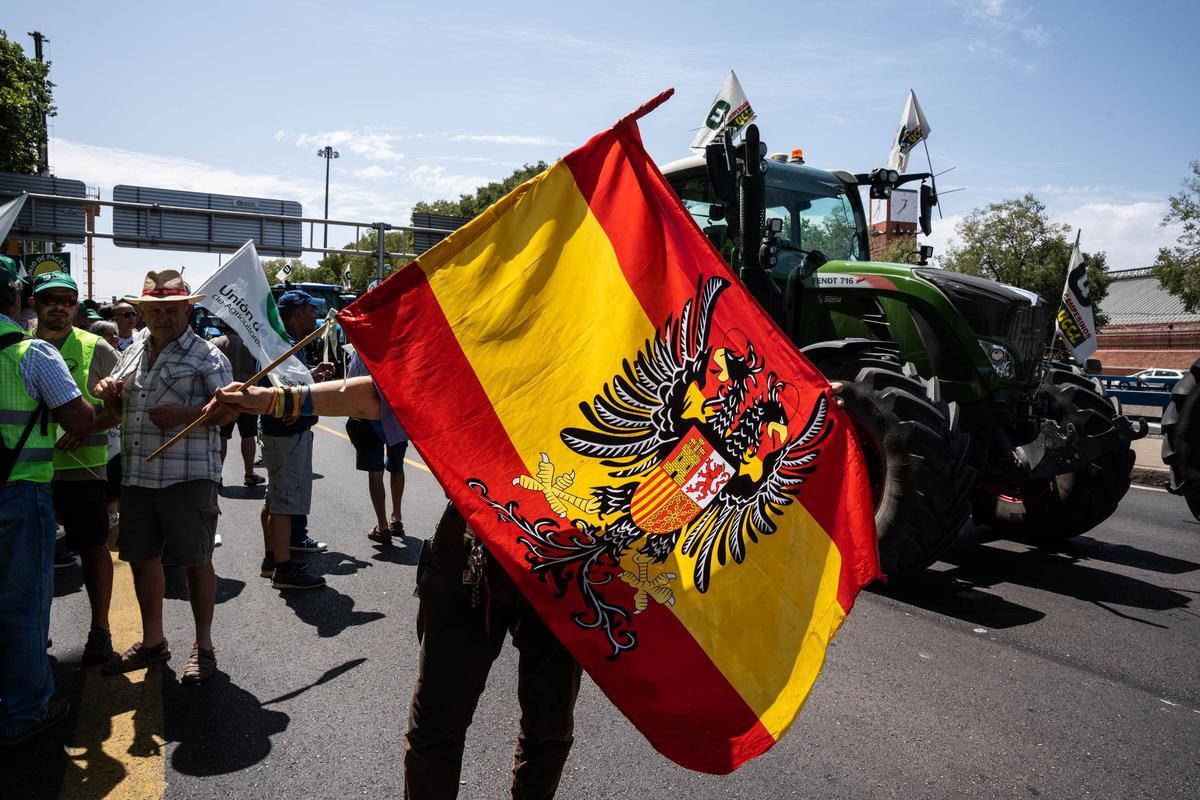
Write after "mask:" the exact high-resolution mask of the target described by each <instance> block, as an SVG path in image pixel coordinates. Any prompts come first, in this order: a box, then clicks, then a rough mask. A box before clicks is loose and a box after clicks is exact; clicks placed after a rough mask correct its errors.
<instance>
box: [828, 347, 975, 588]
mask: <svg viewBox="0 0 1200 800" xmlns="http://www.w3.org/2000/svg"><path fill="white" fill-rule="evenodd" d="M819 366H820V368H821V370H822V372H823V373H824V374H825V376H826V377H828V378H830V379H831V380H841V381H842V382H843V383H845V386H846V388H845V390H844V391H843V393H842V395H841V397H842V399H843V400H844V401H845V405H846V411H847V413H848V414H849V416H850V419H851V421H852V423H853V425H854V430H855V433H856V434H857V438H858V441H859V444H860V446H861V448H862V451H863V457H864V458H865V460H866V463H867V472H868V474H869V476H870V479H871V494H872V500H873V501H874V504H875V525H876V529H877V531H878V535H879V560H880V565H881V567H882V568H883V572H884V574H885V575H887V576H888V577H889V578H904V577H911V576H913V575H915V574H916V573H918V572H920V571H921V570H923V569H925V567H927V566H929V565H930V564H932V563H933V562H934V561H936V560H937V558H938V556H940V555H941V554H942V553H944V552H945V551H946V550H947V549H948V548H949V547H950V545H952V544H953V543H954V541H955V539H956V537H957V536H958V531H959V528H961V527H962V524H963V523H964V522H965V521H966V518H967V515H968V513H970V496H971V490H972V489H973V487H974V482H975V471H974V470H973V469H972V468H971V467H970V466H969V464H968V462H967V452H968V450H969V446H970V437H969V436H968V435H967V434H965V433H962V432H961V431H959V429H958V408H957V406H956V405H955V404H953V403H949V404H948V403H946V402H944V401H943V400H942V399H941V395H940V391H939V388H938V383H937V381H936V379H935V380H926V379H925V378H922V377H921V376H920V375H919V374H917V371H916V368H915V367H913V365H912V364H905V365H904V366H903V367H901V366H900V364H899V362H898V361H897V360H896V359H895V358H894V357H893V356H891V355H890V354H885V353H879V354H874V353H859V354H857V355H852V356H850V357H848V358H845V359H840V360H824V361H823V362H822V363H820V364H819Z"/></svg>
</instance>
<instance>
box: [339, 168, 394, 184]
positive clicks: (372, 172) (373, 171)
mask: <svg viewBox="0 0 1200 800" xmlns="http://www.w3.org/2000/svg"><path fill="white" fill-rule="evenodd" d="M350 174H351V175H353V176H354V177H356V178H362V179H363V180H368V181H370V180H376V179H378V178H394V177H396V175H397V174H399V173H397V172H396V171H395V170H390V169H384V168H383V167H381V166H379V165H378V164H372V165H371V166H369V167H363V168H362V169H356V170H354V172H352V173H350Z"/></svg>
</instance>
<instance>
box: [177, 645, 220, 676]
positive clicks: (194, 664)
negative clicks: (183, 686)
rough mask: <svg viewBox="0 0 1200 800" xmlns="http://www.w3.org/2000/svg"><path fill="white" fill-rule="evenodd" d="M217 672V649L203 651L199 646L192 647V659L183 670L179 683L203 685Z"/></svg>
mask: <svg viewBox="0 0 1200 800" xmlns="http://www.w3.org/2000/svg"><path fill="white" fill-rule="evenodd" d="M216 671H217V649H216V648H215V647H214V648H213V649H212V650H205V649H204V648H203V647H201V646H200V645H194V646H193V647H192V657H191V658H189V659H188V662H187V666H185V667H184V668H183V675H182V676H180V678H179V682H180V683H187V684H197V683H204V682H205V681H206V680H208V679H209V678H211V677H212V675H213V673H214V672H216Z"/></svg>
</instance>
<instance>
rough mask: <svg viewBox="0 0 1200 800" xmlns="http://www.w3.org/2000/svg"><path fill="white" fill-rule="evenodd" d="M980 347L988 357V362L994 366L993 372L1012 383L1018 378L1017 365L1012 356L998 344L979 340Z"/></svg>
mask: <svg viewBox="0 0 1200 800" xmlns="http://www.w3.org/2000/svg"><path fill="white" fill-rule="evenodd" d="M979 346H980V347H981V348H982V349H983V354H984V355H985V356H986V357H987V361H988V363H989V364H991V365H992V370H993V371H994V372H995V373H996V374H997V375H999V376H1000V377H1001V378H1003V379H1004V380H1006V381H1011V380H1013V379H1014V378H1016V377H1017V364H1016V362H1015V361H1014V360H1013V357H1012V354H1011V353H1009V352H1008V351H1007V350H1005V349H1004V348H1003V347H1001V346H1000V345H998V344H993V343H992V342H987V341H984V340H983V339H980V340H979Z"/></svg>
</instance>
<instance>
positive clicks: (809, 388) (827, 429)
mask: <svg viewBox="0 0 1200 800" xmlns="http://www.w3.org/2000/svg"><path fill="white" fill-rule="evenodd" d="M667 96H669V93H664V94H663V95H661V96H660V97H658V98H656V99H655V100H654V101H652V102H651V103H649V104H647V105H646V106H643V108H642V109H639V111H638V112H635V113H634V114H632V115H630V116H628V117H626V118H625V119H623V120H622V121H621V122H619V123H618V124H617V125H616V126H614V127H613V128H611V129H609V130H607V131H604V132H602V133H600V134H598V135H596V136H595V137H593V138H592V140H591V141H589V142H588V143H587V144H585V145H584V146H583V147H581V148H579V149H578V150H576V151H574V152H572V153H570V154H569V155H567V156H566V157H565V158H564V159H563V160H561V161H559V162H557V163H555V164H554V165H553V166H552V167H550V168H549V169H548V170H546V171H545V172H543V173H542V174H541V175H539V176H537V177H536V178H534V179H532V180H531V181H529V182H527V183H525V184H523V185H522V186H520V187H518V188H517V189H515V190H514V191H513V192H512V193H511V194H509V195H508V196H506V197H505V198H503V199H501V200H500V201H499V202H497V203H496V204H495V205H493V206H492V207H491V208H489V209H488V210H486V211H485V212H484V213H483V214H482V215H480V216H479V217H477V218H476V219H475V220H473V221H472V222H470V223H468V224H467V225H466V226H464V227H463V228H461V229H459V230H458V231H456V232H454V233H453V234H451V235H450V236H449V237H447V238H446V239H445V240H443V241H442V242H441V243H439V244H438V245H437V246H436V247H434V248H432V249H431V250H429V251H428V252H426V253H424V254H423V255H421V256H420V257H419V258H418V259H417V260H416V261H415V262H413V263H412V264H410V265H408V266H407V267H405V268H403V269H401V270H399V271H397V272H396V273H395V274H393V275H392V276H391V277H390V278H388V279H387V280H386V281H385V282H384V283H383V284H382V285H380V286H379V287H378V288H376V289H375V290H373V291H371V292H369V293H367V294H366V295H364V296H363V297H361V298H360V299H359V300H358V301H356V302H355V303H354V304H353V305H351V306H350V307H349V308H347V309H345V310H344V311H343V312H341V314H340V315H339V320H340V321H341V323H342V325H343V327H344V328H345V330H346V331H347V334H348V335H349V338H350V339H351V341H352V342H353V343H354V345H355V347H356V348H357V350H358V353H359V355H360V356H361V357H362V359H363V361H364V363H365V364H366V365H367V367H368V369H369V370H370V372H371V375H372V377H373V378H374V379H375V382H376V383H377V384H378V385H379V387H380V389H381V391H382V392H383V394H384V396H385V397H386V398H387V400H388V402H389V404H390V405H391V406H392V408H393V410H394V411H395V412H396V414H397V416H398V418H399V420H400V422H401V423H402V424H403V425H404V427H405V429H406V431H407V432H408V433H409V434H410V436H411V437H412V441H413V443H414V445H415V446H416V447H417V449H418V450H419V451H420V452H421V454H422V456H423V457H424V459H425V462H426V464H428V466H429V467H430V469H431V470H432V471H433V473H434V475H435V476H436V477H437V478H438V480H439V481H440V482H441V484H442V486H443V487H444V488H445V489H446V490H447V492H448V493H449V494H450V496H451V499H452V500H453V502H454V503H455V505H456V506H457V507H458V509H459V510H460V511H461V512H462V513H463V515H464V516H465V517H466V518H467V521H468V523H469V524H470V525H471V527H472V528H473V529H474V530H475V531H476V533H477V534H478V535H479V536H480V537H481V539H482V540H483V541H484V543H485V546H486V547H487V549H488V551H489V552H490V554H491V557H492V558H493V559H494V560H495V561H496V562H498V563H499V564H501V565H502V566H503V567H504V569H505V570H506V571H507V572H508V574H509V575H511V576H512V578H513V580H514V582H516V584H517V586H518V587H519V588H520V590H521V591H522V593H523V594H524V595H525V597H526V598H527V599H528V600H529V602H530V603H531V604H532V605H533V606H534V607H535V608H536V609H537V610H538V612H539V614H540V615H541V617H542V619H544V620H545V621H546V624H547V626H548V627H549V628H550V629H551V630H552V631H553V632H554V634H555V635H556V636H557V637H558V638H559V639H560V640H561V641H562V642H563V644H564V645H565V646H566V647H567V649H568V650H569V651H570V652H571V654H572V655H573V656H574V657H575V658H576V659H578V661H579V662H580V664H581V665H582V666H583V667H584V669H585V670H587V672H588V673H589V674H590V675H591V676H592V678H593V680H595V682H596V683H597V685H598V686H599V687H600V688H601V689H602V690H603V691H604V692H605V694H607V695H608V697H609V698H610V699H611V700H612V701H613V702H614V703H615V704H616V705H617V706H618V708H619V709H620V710H621V711H622V712H623V713H624V714H625V715H626V716H627V717H629V719H630V720H631V721H632V722H633V723H634V724H635V725H636V726H637V727H638V729H639V730H640V731H642V733H643V734H644V735H645V736H646V737H647V739H648V740H649V741H650V742H651V744H653V746H654V747H655V748H657V749H658V750H660V751H661V752H662V753H664V754H665V755H666V756H668V757H669V758H671V759H673V760H674V761H676V762H677V763H679V764H682V765H684V766H686V767H689V768H691V769H696V770H702V771H705V772H714V773H724V772H729V771H731V770H733V769H736V768H737V767H738V766H739V765H740V764H742V763H744V762H745V761H746V760H748V759H750V758H753V757H754V756H756V755H758V754H760V753H762V752H765V751H766V750H767V749H768V748H770V747H771V745H772V744H774V743H775V741H777V740H778V738H779V737H780V736H782V735H783V733H784V731H786V729H787V728H788V726H789V725H790V724H791V722H792V720H793V719H794V718H795V716H796V714H797V713H798V712H799V710H800V707H801V706H802V704H803V701H804V697H805V696H806V695H807V693H808V690H809V688H810V687H811V685H812V683H813V682H814V681H815V680H816V677H817V674H818V672H819V671H820V668H821V665H822V663H823V660H824V653H825V647H826V644H827V643H828V641H829V640H830V639H831V637H832V636H833V635H834V633H835V632H836V630H837V629H838V627H839V626H840V625H841V623H842V621H843V620H844V619H845V617H846V615H847V614H848V613H849V611H850V608H851V606H852V605H853V602H854V597H855V595H856V594H857V593H858V591H859V589H860V588H861V587H862V586H864V585H865V584H866V583H869V582H870V581H871V580H873V579H875V578H876V577H878V575H879V566H878V559H877V555H876V548H875V531H874V516H873V512H872V507H871V500H870V493H869V489H868V483H867V476H866V472H865V469H864V467H863V464H862V461H861V457H860V455H859V454H858V451H857V447H856V445H855V443H854V439H853V437H852V435H851V433H850V426H849V424H848V423H847V422H846V418H845V417H844V415H843V414H842V413H841V412H840V411H839V410H838V409H837V408H836V407H835V405H834V404H833V403H832V402H831V400H830V396H829V389H828V384H827V383H826V382H825V380H824V379H823V378H822V376H821V375H820V373H819V372H817V371H816V369H815V368H814V367H813V366H812V365H811V364H809V363H808V362H807V361H806V360H805V359H804V358H803V356H801V355H800V353H799V351H797V350H796V348H795V347H794V346H793V345H792V344H791V343H790V342H789V341H788V340H787V339H786V337H785V335H784V334H783V333H782V332H781V331H780V330H779V329H778V328H777V327H775V325H774V324H773V323H772V322H771V321H770V320H769V318H768V317H767V316H766V315H765V314H764V313H763V311H762V310H761V308H760V307H759V306H758V305H757V303H755V301H754V300H753V299H752V298H751V297H750V295H749V294H748V293H747V291H746V290H745V289H744V287H742V285H741V284H740V282H739V281H738V279H737V278H736V277H735V276H734V275H733V274H732V273H731V272H730V270H729V268H728V267H727V266H726V264H725V263H724V262H723V261H722V260H721V259H720V256H719V254H717V252H716V251H715V250H714V249H713V248H712V246H711V244H710V243H709V242H708V240H707V239H706V238H705V237H704V234H703V233H702V232H701V231H700V230H699V229H698V228H697V227H696V225H695V223H694V222H693V221H692V219H691V217H690V216H689V215H688V213H687V211H686V210H685V209H684V208H683V206H682V204H681V203H680V201H679V199H678V198H677V197H676V196H675V195H674V193H673V192H672V190H671V188H670V186H669V185H668V184H667V182H666V180H665V179H664V178H663V176H662V174H661V173H660V172H659V171H658V169H657V167H655V166H654V164H653V162H652V161H651V160H650V158H649V156H648V155H647V153H646V151H645V149H644V148H643V146H642V143H641V138H640V135H639V132H638V127H637V119H638V118H639V117H640V116H642V115H644V114H645V113H647V112H648V111H649V110H651V109H652V108H653V107H655V106H657V105H658V104H659V103H661V102H662V101H663V100H665V99H666V97H667Z"/></svg>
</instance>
